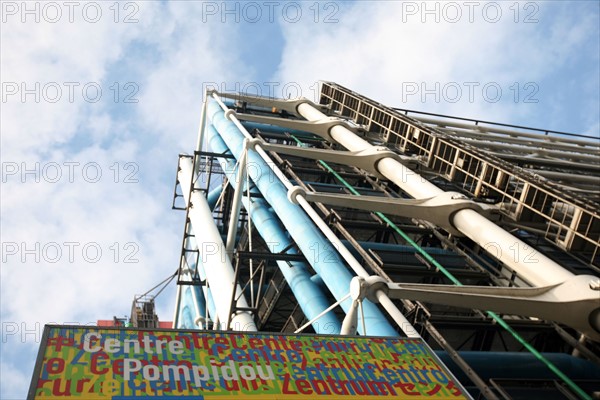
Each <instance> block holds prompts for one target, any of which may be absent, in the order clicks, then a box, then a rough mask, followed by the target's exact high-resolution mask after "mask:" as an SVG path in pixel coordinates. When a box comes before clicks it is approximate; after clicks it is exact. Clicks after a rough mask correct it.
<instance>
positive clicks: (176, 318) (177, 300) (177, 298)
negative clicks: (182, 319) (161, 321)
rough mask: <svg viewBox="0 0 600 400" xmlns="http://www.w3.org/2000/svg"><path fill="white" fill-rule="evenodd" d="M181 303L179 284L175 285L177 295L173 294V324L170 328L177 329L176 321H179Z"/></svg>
mask: <svg viewBox="0 0 600 400" xmlns="http://www.w3.org/2000/svg"><path fill="white" fill-rule="evenodd" d="M180 304H181V285H179V284H178V285H177V295H176V296H175V311H174V312H173V324H172V325H171V329H177V322H178V321H179V305H180Z"/></svg>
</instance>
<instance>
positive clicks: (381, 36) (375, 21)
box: [277, 2, 598, 128]
mask: <svg viewBox="0 0 600 400" xmlns="http://www.w3.org/2000/svg"><path fill="white" fill-rule="evenodd" d="M411 4H412V5H413V6H415V7H417V8H418V10H417V11H414V10H413V9H408V8H407V7H408V6H409V5H411ZM435 4H437V5H438V10H439V11H438V13H437V17H438V18H439V21H440V22H439V23H435V17H436V13H435V12H434V13H432V14H427V13H425V12H423V7H429V8H428V9H429V10H434V5H435ZM447 4H448V3H443V2H429V3H424V2H355V3H352V5H351V6H350V5H347V6H346V7H344V8H342V9H340V11H339V12H338V14H337V15H336V17H337V19H338V20H339V23H334V24H324V23H321V24H314V23H311V22H310V21H302V23H297V24H286V23H282V29H283V31H284V35H285V38H286V47H285V50H284V52H283V55H282V63H281V65H280V67H279V71H278V74H277V78H278V79H279V80H281V81H290V80H297V81H300V82H301V83H302V84H303V85H304V88H305V89H306V88H308V86H310V85H311V84H313V83H314V82H315V81H317V80H331V81H334V82H337V83H340V84H342V85H344V86H346V87H348V88H350V89H352V90H354V91H356V92H358V93H361V94H365V95H366V96H368V97H371V98H373V99H375V100H377V101H380V102H382V103H384V104H387V105H390V106H396V107H403V108H412V109H417V110H423V111H429V112H441V113H448V114H454V115H459V116H467V117H474V118H480V119H488V120H497V121H499V122H508V123H510V122H513V123H515V122H522V121H523V120H527V119H529V120H531V121H530V122H531V123H532V124H534V125H535V124H536V120H541V121H542V122H546V119H545V116H546V114H547V111H548V109H550V108H551V107H552V99H553V95H552V93H553V91H557V90H558V91H560V90H561V89H562V90H565V89H566V88H565V87H564V86H562V85H563V83H564V82H561V81H560V80H556V79H555V78H554V77H553V79H552V80H545V79H546V78H547V77H549V76H552V74H556V73H558V72H560V71H562V70H561V68H563V67H564V66H565V65H568V64H569V63H571V62H573V61H574V60H577V61H578V62H580V63H581V62H582V60H585V59H586V58H587V57H590V58H593V57H594V56H593V54H592V55H587V53H586V52H590V51H592V53H593V50H594V49H595V50H596V51H597V43H598V42H597V34H598V13H597V10H596V12H595V13H594V12H589V11H590V10H589V6H588V7H586V5H581V4H580V5H579V6H580V7H573V5H572V4H567V3H564V4H562V3H558V4H557V3H537V2H536V3H527V4H532V5H533V6H534V8H530V6H526V4H525V3H509V2H506V3H502V2H494V3H493V4H496V5H497V6H498V7H500V8H501V10H502V16H501V17H500V18H497V19H498V22H496V23H492V22H490V21H493V20H494V19H495V17H494V14H493V13H492V11H493V8H490V9H489V10H488V11H487V13H486V12H483V10H484V7H485V4H486V3H477V4H479V6H477V8H475V9H474V11H473V16H472V20H473V22H472V23H471V22H470V21H469V14H468V7H467V6H465V3H462V2H452V4H458V5H459V7H460V8H461V10H462V17H461V18H460V19H459V20H458V22H456V23H452V22H451V21H452V20H454V19H455V17H454V15H455V14H451V13H450V12H451V11H452V10H450V9H448V10H446V11H445V12H444V11H443V10H444V7H446V6H447ZM517 4H518V6H519V7H520V9H519V11H520V13H519V15H518V16H517V15H516V14H515V8H514V7H515V5H517ZM536 7H539V8H536ZM409 11H411V12H409ZM592 11H593V7H592ZM526 17H530V19H536V20H537V22H535V23H525V22H524V20H525V18H526ZM515 19H516V20H517V21H518V22H515ZM423 20H425V21H426V23H423V22H422V21H423ZM574 21H577V23H574ZM594 38H595V39H594ZM590 40H591V42H590ZM307 55H310V56H307ZM583 62H585V61H583ZM595 63H596V65H597V63H598V61H597V57H596V60H595ZM557 71H558V72H557ZM471 82H473V83H471ZM515 83H516V86H515ZM529 83H531V84H530V85H528V84H529ZM486 84H490V85H491V86H487V90H488V91H487V92H485V91H484V90H483V88H484V87H486V86H485V85H486ZM436 85H438V86H436ZM526 85H527V86H526ZM578 85H579V87H580V88H581V89H583V87H584V85H585V84H584V82H581V81H580V82H578ZM444 87H446V89H445V90H444ZM495 87H499V88H500V89H501V90H502V94H501V96H498V95H496V92H495V90H494V88H495ZM457 88H459V89H460V94H459V92H458V91H457ZM471 88H473V89H471ZM594 88H595V89H594V90H595V91H596V92H597V91H598V87H597V83H596V85H595V86H594ZM471 90H473V91H472V92H471ZM517 91H518V100H515V99H516V97H515V96H516V95H517ZM307 93H310V91H308V90H307ZM470 93H472V94H473V96H472V97H471V96H470ZM436 95H437V97H436ZM526 95H532V96H533V97H532V98H533V99H537V100H539V101H538V102H537V103H524V100H525V96H526ZM496 99H499V100H498V101H497V102H495V101H494V100H496ZM595 118H596V120H597V118H598V116H597V115H596V116H595ZM546 128H552V127H547V126H546Z"/></svg>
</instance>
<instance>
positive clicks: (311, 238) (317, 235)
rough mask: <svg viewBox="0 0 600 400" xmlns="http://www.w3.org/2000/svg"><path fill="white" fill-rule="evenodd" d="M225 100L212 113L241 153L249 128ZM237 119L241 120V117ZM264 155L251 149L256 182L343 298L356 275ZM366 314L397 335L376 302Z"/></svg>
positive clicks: (380, 329)
mask: <svg viewBox="0 0 600 400" xmlns="http://www.w3.org/2000/svg"><path fill="white" fill-rule="evenodd" d="M215 100H216V101H217V103H221V104H222V102H220V101H219V100H218V98H217V99H215ZM221 104H215V103H214V102H209V104H208V115H209V116H210V118H211V120H212V123H213V125H214V126H215V128H216V130H217V131H218V132H219V134H220V135H221V137H222V138H223V140H224V141H225V143H226V144H227V146H228V147H229V149H230V150H231V151H232V153H233V154H239V152H240V151H241V148H242V144H243V139H244V134H243V132H244V131H245V129H244V130H243V131H242V130H241V129H243V126H241V124H240V127H241V129H240V128H239V127H238V126H236V125H235V124H234V123H232V122H231V121H229V120H227V119H226V117H225V115H224V112H223V109H222V107H225V106H224V105H223V106H222V107H221ZM237 122H238V123H239V121H237ZM246 133H247V132H246ZM257 153H258V154H257ZM261 153H264V154H261ZM259 154H261V156H259ZM263 157H267V158H268V155H267V154H266V153H265V152H264V150H262V149H261V148H260V147H259V146H257V147H256V150H250V151H249V152H248V161H249V162H251V163H253V165H256V166H257V168H258V170H259V171H261V172H262V176H258V177H254V178H255V179H254V182H255V184H256V186H257V187H258V189H259V190H260V191H261V193H262V194H263V196H264V197H265V199H266V200H267V201H268V202H269V203H270V204H271V206H272V207H273V209H274V210H275V211H276V213H277V215H279V216H280V217H281V218H282V222H283V224H284V226H285V227H286V229H287V230H288V231H289V232H290V234H291V236H292V237H293V238H294V240H295V242H296V243H297V244H298V247H300V249H301V250H302V252H303V254H304V255H305V256H306V257H307V259H308V261H309V262H310V264H311V265H312V267H313V268H314V269H315V271H316V272H317V273H318V274H319V275H321V277H322V278H323V281H325V283H326V284H327V287H328V288H329V290H330V291H331V292H332V294H333V295H334V297H335V298H336V299H337V300H339V299H341V298H342V297H343V296H345V295H346V294H347V293H348V291H349V288H350V280H351V279H352V275H351V274H350V272H349V271H348V270H347V269H346V268H345V267H344V263H343V261H342V260H341V258H340V257H339V256H338V254H337V253H336V251H335V249H333V248H332V246H331V245H330V244H329V242H328V241H327V240H325V238H324V237H323V235H322V233H321V231H320V230H318V229H317V228H316V227H315V226H314V225H313V223H312V222H311V220H310V219H309V218H308V216H306V215H305V214H304V213H303V212H300V210H301V207H299V206H297V205H295V204H292V203H291V202H290V201H289V200H288V199H287V189H286V187H285V186H284V184H283V183H282V182H287V181H288V179H287V178H286V177H285V175H283V173H281V171H279V170H278V169H271V168H270V167H269V165H267V163H266V162H265V161H264V160H263ZM271 163H272V162H271ZM269 171H273V172H274V173H275V175H276V176H277V178H278V179H274V178H275V177H273V176H272V175H271V174H270V173H269V174H268V176H266V175H265V173H267V172H269ZM350 306H351V302H349V301H345V302H343V303H342V308H344V310H346V311H347V310H348V309H349V307H350ZM365 318H366V320H367V321H368V323H367V326H368V327H369V334H372V335H380V336H395V335H397V332H396V330H395V329H394V328H393V327H392V326H391V325H390V324H389V323H388V322H387V320H386V318H385V317H384V315H383V314H382V313H381V311H379V309H378V308H377V306H375V305H374V304H373V303H370V302H365Z"/></svg>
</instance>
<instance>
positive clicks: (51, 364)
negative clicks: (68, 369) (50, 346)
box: [46, 358, 65, 374]
mask: <svg viewBox="0 0 600 400" xmlns="http://www.w3.org/2000/svg"><path fill="white" fill-rule="evenodd" d="M64 370H65V360H63V359H62V358H51V359H49V360H48V362H47V363H46V371H48V373H49V374H60V373H61V372H63V371H64Z"/></svg>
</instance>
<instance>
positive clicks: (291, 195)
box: [287, 186, 306, 204]
mask: <svg viewBox="0 0 600 400" xmlns="http://www.w3.org/2000/svg"><path fill="white" fill-rule="evenodd" d="M297 196H302V197H306V190H304V189H303V188H302V187H300V186H294V187H293V188H291V189H290V190H288V193H287V197H288V200H289V201H291V202H292V203H294V204H299V202H298V199H297V198H296V197H297Z"/></svg>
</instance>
